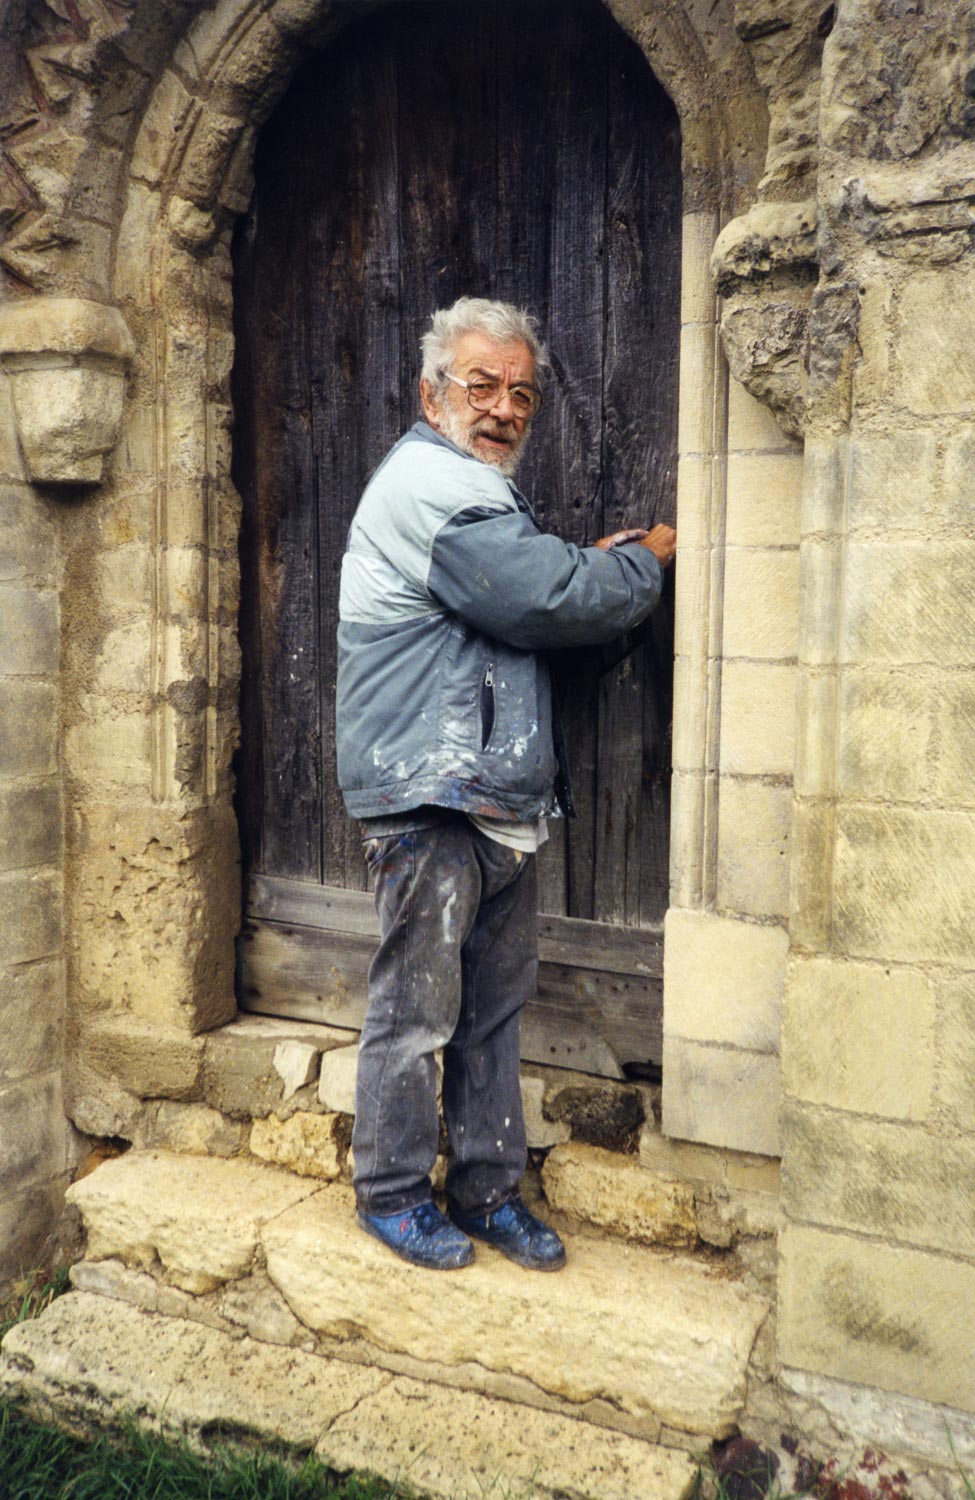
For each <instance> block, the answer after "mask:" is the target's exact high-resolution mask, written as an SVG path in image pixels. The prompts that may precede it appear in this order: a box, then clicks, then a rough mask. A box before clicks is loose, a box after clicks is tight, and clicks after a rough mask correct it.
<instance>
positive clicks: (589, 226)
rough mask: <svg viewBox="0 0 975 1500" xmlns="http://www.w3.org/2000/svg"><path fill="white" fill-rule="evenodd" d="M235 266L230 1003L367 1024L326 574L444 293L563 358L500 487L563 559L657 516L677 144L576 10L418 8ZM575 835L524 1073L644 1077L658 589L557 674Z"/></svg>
mask: <svg viewBox="0 0 975 1500" xmlns="http://www.w3.org/2000/svg"><path fill="white" fill-rule="evenodd" d="M255 176H256V187H255V191H254V198H253V202H252V204H251V208H250V211H249V212H248V214H247V216H246V217H245V218H244V219H243V220H242V221H241V223H240V225H239V228H238V233H237V236H236V242H235V251H234V255H235V276H236V283H235V320H236V338H237V355H236V364H235V371H234V401H235V408H236V417H237V426H236V437H235V450H234V452H235V458H234V462H235V477H236V481H237V484H238V486H239V488H240V492H241V494H242V496H243V501H244V520H243V529H242V537H241V562H242V606H241V639H242V646H243V656H244V675H243V690H242V716H243V730H242V735H243V738H242V745H241V751H240V756H239V767H238V770H239V791H238V807H239V817H240V827H241V835H242V841H243V850H244V860H245V872H246V886H247V893H246V902H247V911H246V914H247V921H246V924H245V930H244V935H243V938H242V941H241V981H240V983H241V1002H242V1004H243V1005H245V1006H247V1007H250V1008H253V1009H257V1010H262V1011H270V1012H276V1013H278V1014H285V1015H301V1016H307V1017H309V1018H311V1017H314V1018H318V1019H322V1020H331V1021H333V1022H335V1023H337V1024H348V1025H355V1024H357V1023H358V1021H359V1019H360V1017H361V1013H362V1004H363V1000H364V995H365V972H366V967H367V964H368V959H369V955H370V950H371V946H372V941H373V937H372V934H373V932H374V917H373V914H372V907H371V901H370V897H369V896H368V894H367V893H366V891H365V885H366V881H365V870H364V865H363V861H362V855H361V849H360V845H359V838H358V831H357V829H356V827H355V826H354V825H353V824H352V823H351V822H350V821H349V819H348V818H347V816H346V814H345V812H344V810H343V808H342V804H341V798H340V796H339V793H338V789H337V787H336V783H335V770H334V728H333V702H334V685H335V672H336V648H335V625H336V610H337V598H338V578H339V567H340V562H341V556H342V550H343V546H344V541H345V534H346V530H347V528H348V524H349V521H350V518H351V515H352V512H353V510H354V508H355V504H356V501H357V499H358V497H359V495H360V493H361V491H362V488H363V485H364V483H365V481H366V479H367V478H368V476H369V474H370V472H371V471H372V470H373V469H374V468H375V466H376V465H377V464H378V463H379V461H380V459H381V458H382V457H383V455H384V453H385V452H386V450H387V449H388V448H389V446H390V445H391V444H392V443H393V442H394V441H395V439H396V438H397V437H398V436H399V435H400V433H401V432H403V431H404V430H405V428H407V427H408V426H409V425H410V423H411V422H412V421H413V420H414V419H415V417H416V415H417V398H416V386H417V373H418V351H417V341H418V337H419V334H420V332H421V331H422V329H423V328H424V326H425V325H426V322H427V319H428V317H429V314H430V312H431V310H432V309H433V308H434V307H437V306H443V305H446V304H448V303H450V302H451V301H452V300H453V299H454V298H455V297H457V296H459V295H461V294H464V293H467V294H473V295H489V296H499V297H503V298H505V299H508V300H511V301H515V302H517V303H519V304H522V305H527V306H529V307H530V308H532V309H533V310H534V311H535V312H536V313H537V314H538V316H539V318H540V319H541V321H542V325H543V329H544V331H545V335H546V337H547V339H548V342H549V346H550V350H551V354H552V359H553V366H554V372H555V374H554V380H553V382H552V385H551V387H550V389H549V392H548V399H547V402H546V406H545V409H544V410H543V412H542V414H541V416H540V417H539V419H538V421H537V422H536V424H535V425H536V430H535V432H534V433H533V435H532V438H531V442H530V444H529V449H528V456H527V458H526V460H525V464H524V466H523V469H522V471H521V472H520V473H519V476H518V479H519V484H520V485H521V487H522V488H523V489H524V490H525V492H526V493H527V495H528V497H529V499H530V500H531V501H532V503H533V505H534V506H535V509H536V513H537V516H538V520H539V524H540V525H541V526H542V528H543V529H547V530H552V531H555V532H557V533H559V534H560V535H562V536H564V537H566V538H568V539H570V540H572V541H575V542H578V543H580V544H585V543H589V542H592V541H595V539H596V538H597V537H599V536H601V535H603V534H604V533H607V532H610V531H613V530H615V529H617V528H618V527H621V526H624V525H636V524H641V523H646V524H649V523H650V522H651V521H653V520H672V519H673V515H674V496H675V487H676V486H675V480H676V434H677V357H678V339H679V286H680V199H681V177H680V132H679V126H678V122H677V116H676V113H675V111H674V108H673V106H672V104H671V103H670V100H669V99H668V98H667V96H666V94H665V93H664V92H663V90H662V89H661V88H660V86H659V84H658V83H657V82H656V80H655V78H654V77H653V74H652V73H651V71H650V69H649V67H648V65H647V62H646V60H645V58H644V57H643V55H642V53H641V52H640V51H639V50H638V48H637V47H636V46H635V44H634V43H633V42H632V41H631V40H630V39H629V38H628V37H627V36H626V35H625V34H624V33H623V32H622V31H621V30H620V28H619V27H618V26H617V25H616V23H615V22H614V21H613V19H612V17H611V15H610V14H609V12H608V11H607V10H606V9H605V8H604V7H603V6H602V5H601V4H599V3H598V0H530V3H529V0H520V3H511V0H504V3H497V4H479V5H467V4H462V3H457V0H453V3H443V0H441V3H435V4H429V3H427V4H413V3H410V0H400V3H398V4H396V5H393V6H390V7H388V8H386V9H383V10H379V11H376V12H374V13H372V14H371V15H369V16H367V17H365V18H363V19H360V20H357V21H355V22H354V23H351V24H349V25H348V26H347V27H346V29H345V30H344V31H343V32H342V34H341V36H340V37H339V38H338V40H336V41H335V42H334V43H333V44H332V45H331V46H330V47H329V48H328V50H327V51H325V52H323V53H322V54H320V55H318V56H316V57H314V58H312V59H311V60H310V61H309V62H308V63H307V64H306V66H305V67H304V69H303V70H302V72H301V73H300V74H299V75H298V76H297V78H296V79H295V81H294V84H293V85H292V87H291V89H290V91H289V93H288V94H287V96H286V98H285V99H284V101H283V103H282V104H281V106H280V108H279V109H278V111H277V113H276V114H275V116H274V117H273V118H272V120H271V121H270V122H269V123H268V125H267V126H266V127H265V128H264V130H263V133H262V136H261V140H260V144H259V148H258V152H257V160H256V171H255ZM556 672H557V678H558V681H559V684H560V692H561V698H562V703H563V713H564V718H565V722H566V730H567V738H568V742H569V747H570V754H571V760H572V769H573V781H574V786H575V793H576V799H577V801H578V804H579V813H580V815H579V818H578V820H577V821H575V822H572V823H569V824H562V823H558V822H553V823H552V825H551V834H552V837H551V840H550V842H549V844H548V845H547V846H546V848H545V849H544V851H543V853H542V855H541V856H540V872H541V880H542V907H543V911H544V912H545V914H546V915H545V917H544V920H543V923H542V958H543V968H542V977H541V980H540V986H539V989H540V993H539V999H538V1002H537V1004H536V1005H534V1006H533V1007H530V1013H529V1014H527V1015H526V1018H525V1028H524V1030H525V1051H526V1054H527V1055H529V1056H531V1057H533V1058H535V1059H537V1060H545V1059H547V1060H549V1061H553V1062H558V1063H561V1064H566V1065H568V1064H571V1065H573V1066H578V1067H587V1068H590V1069H592V1070H595V1071H600V1072H607V1073H614V1072H617V1073H618V1071H619V1064H620V1063H624V1064H627V1065H629V1067H630V1068H631V1069H636V1070H639V1068H640V1066H641V1065H646V1064H647V1063H648V1062H649V1061H651V1060H654V1061H656V1060H659V1055H660V954H661V923H662V920H663V915H664V911H665V908H666V905H667V865H668V827H669V819H670V805H669V804H670V797H669V793H670V719H671V693H672V686H671V684H672V675H673V609H672V604H671V597H670V594H669V592H668V596H667V598H666V599H665V602H664V604H663V606H662V607H661V609H660V610H658V612H657V614H656V615H655V616H654V617H653V619H652V620H651V621H650V622H649V623H648V625H647V626H646V627H644V628H643V629H642V630H640V631H638V632H635V633H634V634H633V635H632V636H631V637H629V638H627V639H626V640H624V641H621V642H619V643H617V644H616V645H615V646H614V647H612V648H608V649H601V650H593V651H587V652H573V653H570V654H566V655H564V656H563V657H562V658H561V659H560V660H559V661H557V663H556Z"/></svg>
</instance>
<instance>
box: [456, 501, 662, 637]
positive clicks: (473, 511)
mask: <svg viewBox="0 0 975 1500" xmlns="http://www.w3.org/2000/svg"><path fill="white" fill-rule="evenodd" d="M662 585H663V571H662V569H661V567H660V564H659V563H658V561H657V559H656V558H655V557H654V555H653V553H652V552H650V551H648V549H647V548H646V547H640V546H636V545H632V544H631V545H628V546H622V547H614V548H613V549H612V551H610V552H603V551H601V550H600V549H599V548H598V547H576V546H574V545H573V543H571V542H563V541H561V540H560V539H559V538H558V537H556V536H548V535H545V534H543V533H542V532H540V531H538V530H537V529H536V527H535V526H534V525H533V524H532V522H531V520H530V519H529V517H528V516H527V515H525V514H524V512H523V511H520V510H518V511H509V510H505V511H498V510H496V509H493V508H490V507H488V506H483V507H481V506H471V507H468V508H466V509H464V510H463V511H460V512H459V513H457V514H455V515H454V516H452V517H451V518H450V520H449V521H447V522H446V524H445V525H444V526H442V527H441V528H440V530H439V531H438V532H437V534H436V536H435V538H434V542H433V548H432V552H431V557H430V571H429V575H428V587H429V589H430V592H431V593H432V594H433V595H434V597H435V598H436V599H438V600H439V601H440V603H442V604H443V605H444V607H445V608H446V609H449V610H450V611H452V613H454V614H457V615H459V616H460V617H461V619H462V620H465V621H466V622H467V623H468V624H469V625H473V626H474V627H475V628H476V629H478V630H480V631H482V632H483V633H484V634H485V635H490V636H493V637H495V639H497V640H501V641H506V642H507V643H508V645H511V646H519V647H522V648H523V649H525V650H543V649H546V648H553V647H558V646H584V645H598V644H601V643H602V642H604V641H611V640H613V639H614V637H615V636H618V635H620V634H621V633H622V632H623V631H624V630H629V629H630V628H631V627H632V626H634V625H638V624H639V623H640V621H641V620H643V619H644V618H645V617H646V616H647V615H648V614H650V612H651V610H652V609H653V608H654V606H655V605H656V603H657V601H658V599H659V598H660V591H661V588H662Z"/></svg>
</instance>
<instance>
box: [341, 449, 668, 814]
mask: <svg viewBox="0 0 975 1500" xmlns="http://www.w3.org/2000/svg"><path fill="white" fill-rule="evenodd" d="M661 585H662V572H661V568H660V564H659V563H658V562H657V559H656V558H655V557H654V556H653V554H652V553H651V552H649V551H648V550H647V549H646V548H645V547H639V546H623V547H618V548H614V549H613V550H612V551H610V552H602V551H600V550H599V549H598V548H596V547H583V548H580V547H576V546H574V545H573V544H572V543H571V542H563V541H560V540H559V538H558V537H555V536H548V535H545V534H544V533H542V532H540V531H539V530H538V529H537V527H536V526H535V523H534V519H533V517H532V512H531V508H530V507H529V505H528V502H527V501H526V500H525V498H524V496H523V495H521V494H520V493H519V491H518V490H517V489H516V488H515V486H514V485H513V484H511V483H510V482H509V481H508V480H506V479H505V478H504V477H503V475H502V474H501V473H500V471H499V470H498V469H496V468H493V467H492V466H491V465H489V464H485V463H482V462H481V461H480V460H479V459H476V458H472V457H471V456H469V455H468V454H466V453H463V452H462V451H461V450H460V449H459V448H458V447H456V446H455V444H453V443H451V442H449V441H448V440H447V439H446V438H444V437H441V436H440V434H439V433H437V432H435V431H434V430H433V428H432V427H430V426H428V424H427V423H426V422H417V423H416V425H415V426H414V427H412V428H411V429H410V431H409V432H408V433H406V435H405V436H404V437H402V438H401V439H400V441H399V442H398V443H397V444H396V445H395V447H394V448H393V449H392V450H391V451H390V453H389V454H388V455H387V457H386V458H385V460H384V461H383V463H382V464H381V465H380V467H379V469H378V470H377V471H376V473H375V474H374V476H373V478H372V479H371V480H370V482H369V484H368V486H367V487H366V490H365V493H364V494H363V496H362V499H361V501H360V502H359V506H358V509H357V510H356V513H355V516H354V517H353V521H352V525H351V528H350V530H349V537H348V545H347V550H346V553H345V556H344V558H343V560H342V584H341V591H340V595H339V619H340V623H339V632H338V645H339V667H338V685H337V693H336V721H337V748H338V776H339V785H340V787H341V788H342V793H343V796H344V798H345V804H346V807H347V808H348V811H349V812H350V813H351V815H352V816H353V817H356V818H370V817H381V816H383V815H384V814H389V813H396V812H405V811H408V810H409V809H410V808H414V807H419V806H420V805H421V804H423V803H434V804H436V805H438V806H441V807H454V808H458V809H460V810H461V811H462V812H474V813H483V814H485V815H487V816H489V817H500V818H509V819H518V820H523V821H527V820H530V819H534V818H537V817H539V816H540V815H541V814H543V813H552V812H555V811H556V810H557V809H556V799H555V781H556V772H557V762H556V754H555V749H554V744H553V709H552V689H551V683H550V679H549V671H548V665H547V663H546V661H545V659H544V656H543V655H541V654H540V653H542V652H544V651H546V650H548V649H551V648H553V647H560V646H578V645H589V644H596V643H599V642H604V641H609V640H612V639H613V638H614V637H615V636H617V635H619V634H620V633H621V632H622V631H624V630H628V629H629V628H630V627H631V626H633V625H636V624H638V623H639V621H640V620H642V619H643V618H644V617H645V616H646V615H648V614H649V613H650V611H651V610H652V609H653V607H654V605H655V604H656V603H657V600H658V599H659V597H660V590H661Z"/></svg>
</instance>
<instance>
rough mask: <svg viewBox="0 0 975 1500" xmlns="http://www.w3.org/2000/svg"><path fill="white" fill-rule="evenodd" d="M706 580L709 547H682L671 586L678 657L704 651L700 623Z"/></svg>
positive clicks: (705, 603) (708, 578)
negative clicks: (674, 578)
mask: <svg viewBox="0 0 975 1500" xmlns="http://www.w3.org/2000/svg"><path fill="white" fill-rule="evenodd" d="M710 584H711V552H710V549H708V548H703V547H701V548H695V549H694V550H693V551H692V550H689V549H688V550H686V551H685V550H682V551H681V560H680V569H679V573H678V576H677V579H676V589H675V595H676V617H675V621H674V651H675V652H676V654H677V656H678V657H694V656H697V657H700V656H702V655H703V654H704V651H703V639H702V636H703V632H702V625H703V623H704V622H705V621H706V620H707V618H708V595H709V591H710Z"/></svg>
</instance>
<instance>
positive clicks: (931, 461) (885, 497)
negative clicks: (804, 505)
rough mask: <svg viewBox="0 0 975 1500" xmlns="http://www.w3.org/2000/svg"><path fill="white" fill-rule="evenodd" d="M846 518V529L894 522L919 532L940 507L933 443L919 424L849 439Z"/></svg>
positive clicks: (933, 439)
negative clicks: (890, 431) (914, 426)
mask: <svg viewBox="0 0 975 1500" xmlns="http://www.w3.org/2000/svg"><path fill="white" fill-rule="evenodd" d="M849 453H850V468H849V476H848V489H847V517H848V521H849V525H850V527H851V528H854V529H855V528H857V527H860V526H897V527H904V528H905V529H907V530H911V531H922V532H923V531H925V530H927V527H926V525H925V520H926V519H927V520H928V521H929V522H930V518H931V517H932V516H933V515H934V514H935V513H937V511H939V510H940V509H941V506H940V499H939V493H938V485H937V484H936V478H937V441H936V438H935V435H934V433H933V432H929V431H927V430H926V429H924V428H921V429H910V428H908V429H907V430H904V429H899V430H898V431H897V432H893V433H884V434H878V435H874V434H870V435H864V436H862V437H859V436H858V437H855V438H853V439H852V440H851V442H850V448H849Z"/></svg>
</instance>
